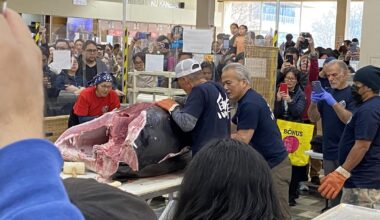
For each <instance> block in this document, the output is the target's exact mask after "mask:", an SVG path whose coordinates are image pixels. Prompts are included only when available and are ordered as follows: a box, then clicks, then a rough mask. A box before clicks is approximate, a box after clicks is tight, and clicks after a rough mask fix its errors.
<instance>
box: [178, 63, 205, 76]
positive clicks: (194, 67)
mask: <svg viewBox="0 0 380 220" xmlns="http://www.w3.org/2000/svg"><path fill="white" fill-rule="evenodd" d="M200 70H202V68H201V65H200V64H199V63H198V61H196V60H194V59H186V60H182V61H181V62H179V63H178V64H177V66H176V67H175V78H176V79H178V78H181V77H184V76H187V75H190V74H192V73H196V72H198V71H200Z"/></svg>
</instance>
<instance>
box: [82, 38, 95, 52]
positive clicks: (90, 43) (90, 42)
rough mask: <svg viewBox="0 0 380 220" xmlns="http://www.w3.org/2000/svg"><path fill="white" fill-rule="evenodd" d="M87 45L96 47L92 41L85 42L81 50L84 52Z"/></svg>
mask: <svg viewBox="0 0 380 220" xmlns="http://www.w3.org/2000/svg"><path fill="white" fill-rule="evenodd" d="M88 45H94V46H95V47H96V46H97V45H96V42H95V41H93V40H87V41H86V42H85V43H84V45H83V49H84V50H86V48H87V47H88Z"/></svg>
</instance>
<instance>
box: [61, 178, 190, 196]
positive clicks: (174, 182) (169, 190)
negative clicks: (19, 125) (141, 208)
mask: <svg viewBox="0 0 380 220" xmlns="http://www.w3.org/2000/svg"><path fill="white" fill-rule="evenodd" d="M61 177H62V178H63V179H65V178H68V177H72V176H71V175H66V174H62V173H61ZM77 178H92V179H96V180H98V175H97V174H96V173H93V172H90V171H86V174H85V175H78V176H77ZM182 178H183V171H178V172H175V173H170V174H165V175H161V176H156V177H147V178H139V179H131V180H128V182H126V183H123V184H122V185H121V186H120V187H118V188H119V189H121V190H124V191H127V192H129V193H132V194H134V195H136V196H139V197H140V198H142V199H152V198H154V197H157V196H161V195H165V194H169V198H170V199H171V197H172V195H173V193H174V192H176V191H178V190H179V187H180V185H181V182H182Z"/></svg>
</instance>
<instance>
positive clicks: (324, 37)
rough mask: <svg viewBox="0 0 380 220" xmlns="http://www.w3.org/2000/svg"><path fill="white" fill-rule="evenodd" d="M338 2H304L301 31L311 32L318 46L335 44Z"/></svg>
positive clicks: (327, 46) (326, 46)
mask: <svg viewBox="0 0 380 220" xmlns="http://www.w3.org/2000/svg"><path fill="white" fill-rule="evenodd" d="M336 7H337V3H336V2H326V1H320V2H303V5H302V14H301V30H300V32H310V33H311V34H312V35H313V38H314V40H315V45H316V46H321V47H325V48H329V47H330V48H333V47H334V45H335V43H334V42H335V23H336Z"/></svg>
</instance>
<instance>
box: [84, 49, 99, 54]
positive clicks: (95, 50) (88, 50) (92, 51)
mask: <svg viewBox="0 0 380 220" xmlns="http://www.w3.org/2000/svg"><path fill="white" fill-rule="evenodd" d="M86 52H87V53H97V52H98V50H97V49H94V50H91V49H87V50H86Z"/></svg>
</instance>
